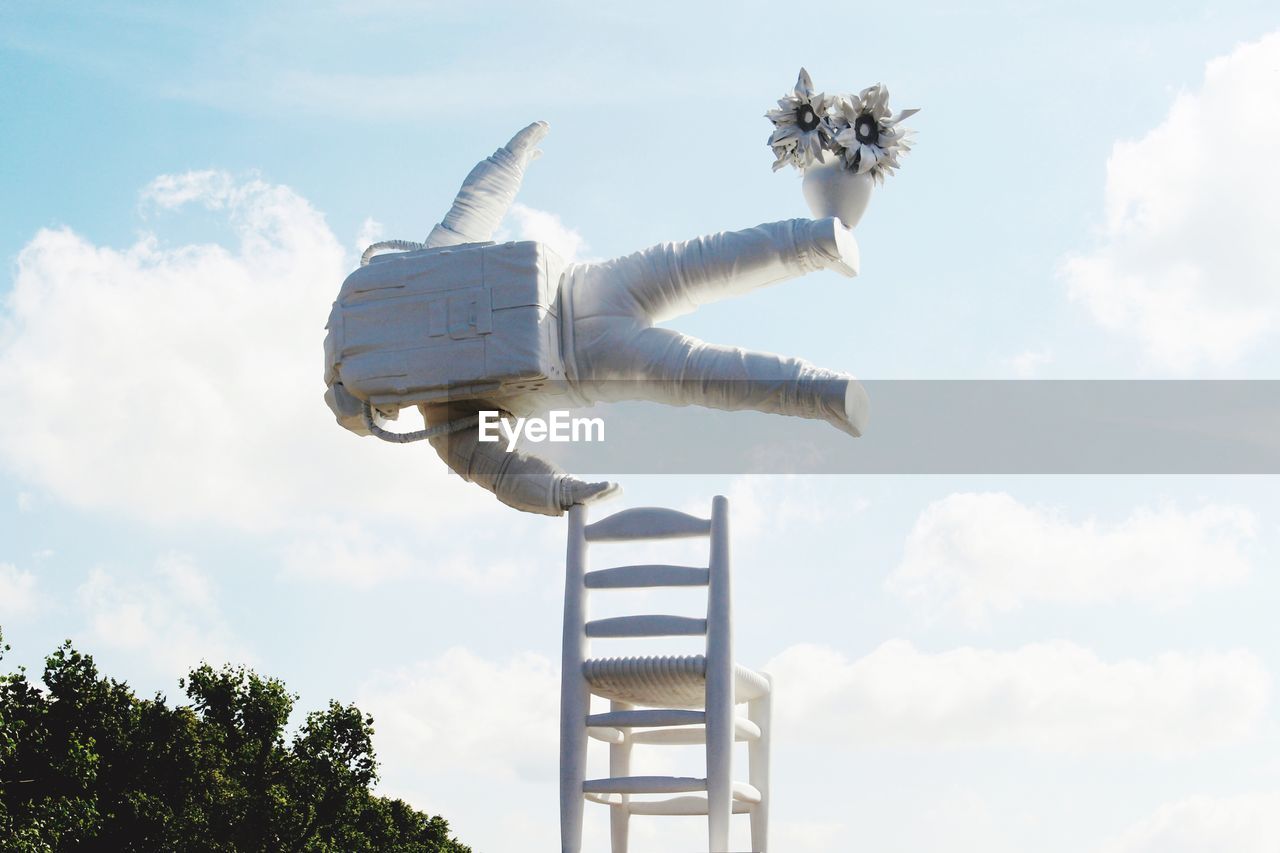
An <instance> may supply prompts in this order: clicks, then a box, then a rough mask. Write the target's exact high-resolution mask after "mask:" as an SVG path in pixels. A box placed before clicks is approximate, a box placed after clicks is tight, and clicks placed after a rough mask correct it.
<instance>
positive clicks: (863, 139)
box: [853, 113, 880, 145]
mask: <svg viewBox="0 0 1280 853" xmlns="http://www.w3.org/2000/svg"><path fill="white" fill-rule="evenodd" d="M853 132H854V135H855V136H857V137H858V142H860V143H862V144H863V145H875V144H877V143H878V142H879V141H880V128H879V127H878V126H877V125H876V120H875V119H874V118H872V117H871V115H870V114H868V113H863V114H862V115H860V116H858V120H857V121H856V122H854V125H853Z"/></svg>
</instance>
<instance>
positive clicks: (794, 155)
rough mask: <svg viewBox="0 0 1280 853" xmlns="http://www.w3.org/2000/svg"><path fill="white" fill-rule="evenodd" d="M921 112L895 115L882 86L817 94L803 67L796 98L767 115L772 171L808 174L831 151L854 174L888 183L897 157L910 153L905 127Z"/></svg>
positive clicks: (793, 94)
mask: <svg viewBox="0 0 1280 853" xmlns="http://www.w3.org/2000/svg"><path fill="white" fill-rule="evenodd" d="M918 112H920V111H919V110H902V111H901V112H899V113H896V114H895V113H892V112H890V110H889V89H888V87H887V86H885V85H884V84H883V83H877V84H875V85H874V86H868V87H867V88H866V89H863V90H862V91H861V92H860V93H858V94H857V95H824V94H822V93H820V92H815V91H814V89H813V80H812V79H810V77H809V72H808V71H805V70H804V69H803V68H801V69H800V77H799V79H798V80H796V85H795V88H794V89H793V90H792V92H791V94H788V95H784V96H783V97H782V99H781V100H779V101H778V108H777V109H775V110H769V112H767V113H765V117H766V118H768V119H769V120H770V121H771V122H773V127H774V130H773V134H772V135H771V136H770V137H769V147H770V148H772V149H773V154H774V157H775V158H776V159H775V160H774V163H773V170H774V171H775V172H776V171H778V170H779V169H781V168H782V167H783V166H785V165H787V164H790V165H792V166H794V167H796V168H797V169H800V170H801V171H804V170H805V169H808V168H809V167H810V166H813V165H815V164H817V163H822V162H823V161H824V160H826V159H827V158H826V156H825V153H826V152H830V153H831V154H834V155H835V157H836V158H837V159H838V160H839V162H840V163H841V164H842V165H843V166H844V167H845V168H846V169H848V170H849V171H851V172H854V173H855V174H869V175H870V176H871V177H872V178H873V179H874V180H875V182H876V183H883V182H884V178H885V175H891V174H893V172H894V170H896V169H897V168H898V167H899V166H900V165H901V164H900V163H899V161H898V158H899V157H900V156H902V155H903V154H905V153H906V152H908V151H910V150H911V139H910V138H911V131H909V130H907V129H906V128H904V127H901V126H900V125H901V122H902V121H903V120H904V119H906V118H908V117H909V116H913V115H915V114H916V113H918Z"/></svg>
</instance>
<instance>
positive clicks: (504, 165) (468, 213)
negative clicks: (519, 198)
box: [426, 121, 549, 248]
mask: <svg viewBox="0 0 1280 853" xmlns="http://www.w3.org/2000/svg"><path fill="white" fill-rule="evenodd" d="M548 129H549V127H548V125H547V123H546V122H545V121H536V122H534V123H533V124H531V125H529V126H528V127H526V128H525V129H524V130H522V131H520V132H519V133H517V134H516V135H515V136H513V137H511V141H510V142H508V143H507V144H506V145H504V146H503V147H501V148H499V149H498V150H497V151H495V152H493V155H492V156H490V157H488V158H487V159H485V160H481V161H480V162H479V163H478V164H477V165H476V167H475V168H474V169H472V170H471V174H469V175H467V179H466V180H465V181H463V182H462V189H460V190H458V196H457V198H455V199H454V200H453V207H451V208H449V212H448V213H447V214H445V217H444V219H442V220H440V224H439V225H437V226H436V227H435V228H433V229H431V234H430V235H429V236H428V237H427V239H426V246H427V247H428V248H436V247H439V246H454V245H457V244H458V243H482V242H484V241H486V240H492V239H493V233H494V231H496V230H497V228H498V223H499V222H501V221H502V217H504V216H506V215H507V210H508V209H509V208H510V207H511V203H512V202H513V201H515V198H516V193H517V192H519V191H520V182H521V181H523V180H524V170H525V167H526V166H528V165H529V163H530V162H531V161H533V160H534V159H536V158H537V157H538V156H539V155H540V154H541V153H542V152H541V151H539V150H538V149H537V147H536V146H537V144H538V142H539V141H540V140H541V139H542V138H543V137H544V136H546V135H547V131H548Z"/></svg>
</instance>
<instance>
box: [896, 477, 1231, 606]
mask: <svg viewBox="0 0 1280 853" xmlns="http://www.w3.org/2000/svg"><path fill="white" fill-rule="evenodd" d="M1255 527H1256V521H1255V518H1254V516H1253V514H1252V513H1250V512H1249V511H1248V510H1246V509H1243V508H1241V507H1232V506H1215V505H1210V506H1204V507H1201V508H1199V509H1195V510H1189V511H1184V510H1180V509H1178V508H1177V507H1175V506H1160V507H1157V508H1155V509H1147V508H1138V509H1135V510H1134V511H1133V512H1132V513H1131V514H1130V515H1129V517H1128V518H1126V519H1124V520H1123V521H1120V522H1117V523H1114V524H1103V523H1101V522H1099V521H1098V520H1096V519H1094V518H1086V519H1084V520H1082V521H1072V520H1070V519H1067V518H1065V517H1064V516H1063V515H1062V514H1061V513H1059V512H1058V511H1056V510H1053V509H1050V508H1046V507H1039V506H1027V505H1025V504H1022V503H1019V502H1018V501H1017V500H1015V499H1014V498H1013V497H1011V496H1010V495H1008V494H1006V493H1004V492H995V493H990V492H989V493H957V494H952V495H949V496H947V497H946V498H944V499H942V500H940V501H936V502H934V503H932V504H930V505H929V506H928V507H927V508H926V509H925V510H924V512H922V513H921V514H920V517H919V518H918V519H917V520H916V523H915V526H914V527H913V528H912V530H911V533H910V534H909V535H908V536H907V541H906V546H905V549H904V554H903V558H902V562H901V563H900V564H899V565H898V567H897V568H896V569H895V570H894V571H893V573H892V574H891V575H890V576H889V579H888V581H887V586H888V587H889V588H890V589H891V590H893V591H895V592H897V593H899V594H901V595H904V596H906V597H907V598H909V599H913V600H915V601H917V602H920V603H923V604H925V605H926V606H927V607H930V608H941V609H945V610H951V611H955V612H957V613H959V615H960V616H961V617H962V618H964V619H965V620H966V621H968V622H969V623H970V624H982V623H984V622H985V621H986V620H987V618H988V617H989V615H990V614H992V613H1001V612H1007V611H1012V610H1016V609H1018V608H1020V607H1022V606H1023V605H1024V604H1027V603H1030V602H1037V601H1040V602H1067V603H1095V602H1113V601H1118V600H1131V601H1140V602H1150V603H1154V604H1157V605H1160V606H1171V605H1176V604H1179V603H1182V602H1184V601H1186V600H1187V599H1188V598H1189V597H1190V596H1191V595H1192V594H1193V593H1195V592H1197V591H1199V590H1202V589H1206V588H1213V587H1218V586H1223V585H1227V584H1231V583H1236V582H1239V581H1240V580H1242V579H1243V578H1244V577H1246V576H1247V575H1248V574H1249V572H1250V571H1251V568H1252V567H1251V564H1250V561H1249V559H1248V557H1247V556H1246V554H1245V544H1246V543H1247V542H1248V541H1250V540H1251V539H1252V538H1253V536H1254V531H1255Z"/></svg>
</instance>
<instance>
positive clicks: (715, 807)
mask: <svg viewBox="0 0 1280 853" xmlns="http://www.w3.org/2000/svg"><path fill="white" fill-rule="evenodd" d="M730 689H732V685H730ZM733 717H734V706H733V697H732V694H730V695H729V696H720V697H716V696H714V695H712V692H711V691H710V690H708V696H707V838H708V841H709V842H710V848H709V849H710V851H711V853H725V851H727V850H728V849H729V818H730V816H731V815H732V814H733V773H732V771H733V737H734V726H733Z"/></svg>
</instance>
